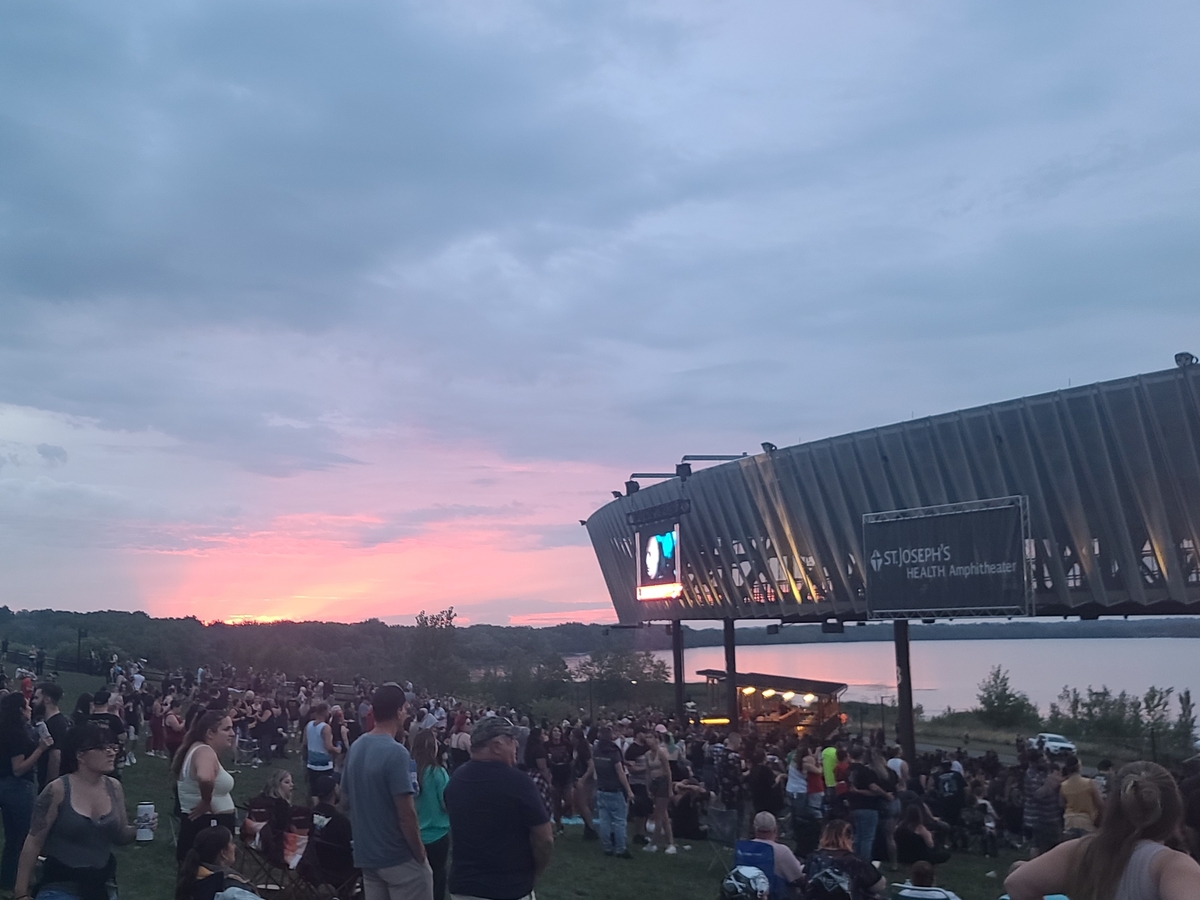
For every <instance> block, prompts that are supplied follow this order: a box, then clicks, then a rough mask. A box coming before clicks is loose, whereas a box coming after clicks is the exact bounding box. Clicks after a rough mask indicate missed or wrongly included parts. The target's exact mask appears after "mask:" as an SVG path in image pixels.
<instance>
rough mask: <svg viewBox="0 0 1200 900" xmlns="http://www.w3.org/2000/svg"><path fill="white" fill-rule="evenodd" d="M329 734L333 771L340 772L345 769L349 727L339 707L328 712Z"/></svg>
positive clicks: (348, 744)
mask: <svg viewBox="0 0 1200 900" xmlns="http://www.w3.org/2000/svg"><path fill="white" fill-rule="evenodd" d="M329 732H330V734H332V735H333V751H334V752H333V769H334V771H335V772H341V771H342V770H343V769H345V768H346V751H347V750H348V749H349V748H350V726H348V725H347V724H346V715H345V713H343V712H342V708H341V707H340V706H335V707H333V708H332V709H330V710H329ZM314 796H315V795H314Z"/></svg>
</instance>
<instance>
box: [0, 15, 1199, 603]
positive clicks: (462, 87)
mask: <svg viewBox="0 0 1200 900" xmlns="http://www.w3.org/2000/svg"><path fill="white" fill-rule="evenodd" d="M1198 33H1200V6H1197V5H1196V4H1195V3H1189V2H1169V0H1164V2H1159V3H1154V4H1149V5H1147V4H1136V3H1104V2H1097V0H1087V2H1078V3H1058V4H1051V5H1049V6H1047V5H1041V6H1037V7H1036V8H1034V7H1030V6H1028V5H1022V4H986V3H974V4H963V3H942V2H927V3H920V4H907V3H888V2H878V0H872V2H853V0H844V2H838V3H815V2H778V3H775V2H760V3H752V4H728V3H705V2H697V0H685V2H678V3H669V2H668V3H654V2H649V0H638V2H634V3H628V4H621V3H616V2H604V3H566V2H560V3H529V4H524V3H493V2H484V0H476V2H473V3H453V2H437V3H403V2H394V0H389V2H386V3H367V2H358V3H334V2H299V0H288V2H286V3H285V2H276V3H270V2H256V0H251V2H245V0H238V2H232V0H229V2H221V0H205V2H202V3H197V2H174V0H156V2H154V3H150V4H147V3H120V2H115V0H114V2H107V3H103V4H97V3H91V2H77V3H69V2H61V3H43V2H37V0H23V2H22V0H14V2H8V3H5V4H3V6H2V7H0V571H2V572H3V573H4V575H3V579H2V582H0V602H4V603H7V604H8V605H9V606H10V607H12V608H41V607H55V608H68V609H97V608H118V609H145V610H147V611H149V612H151V613H152V614H157V615H183V614H195V615H197V616H199V617H200V618H202V619H205V620H212V619H220V618H227V617H231V616H237V615H254V616H261V617H270V616H285V617H295V618H325V619H340V620H347V621H355V620H360V619H363V618H367V617H370V616H378V617H380V618H383V619H385V620H387V621H392V622H406V621H411V620H412V615H413V614H414V613H415V612H417V611H418V610H420V609H422V608H424V609H430V610H432V609H440V608H442V607H444V606H447V605H450V604H453V605H454V606H455V608H456V609H457V610H458V611H459V612H460V614H461V616H462V617H463V619H464V620H466V621H470V622H495V623H509V622H517V623H531V624H542V623H550V622H557V621H564V620H584V621H601V620H607V621H611V620H613V618H614V615H613V612H612V607H611V606H610V605H609V603H608V598H607V594H606V592H605V589H604V585H603V581H602V579H601V577H600V573H599V569H598V567H597V565H596V562H595V559H594V556H593V555H592V551H591V549H590V547H589V546H588V544H587V542H586V532H585V531H584V529H582V528H580V527H579V524H578V520H579V519H582V518H586V517H587V516H588V515H589V514H590V513H591V512H592V511H593V510H595V509H596V508H597V507H599V506H600V505H601V504H603V503H604V502H605V501H606V500H607V499H609V497H610V495H609V491H610V490H611V489H612V488H615V487H620V484H621V482H622V481H623V480H624V479H625V477H626V476H628V474H629V473H630V472H631V471H633V470H637V469H646V468H660V467H664V466H670V465H672V464H673V463H674V462H676V461H677V460H678V459H679V457H680V455H681V454H684V453H720V452H740V451H743V450H749V451H752V450H755V449H757V448H758V445H759V442H760V441H763V440H770V441H773V442H774V443H776V444H778V445H780V446H784V445H786V444H792V443H796V442H798V441H801V440H810V439H814V438H819V437H824V436H828V435H832V434H838V433H842V432H846V431H851V430H855V429H858V428H864V427H870V426H874V425H882V424H886V423H888V422H892V421H895V420H898V419H907V418H909V417H911V416H913V415H916V416H921V415H925V414H931V413H937V412H943V411H947V410H951V409H955V408H959V407H962V406H966V405H973V404H978V403H984V402H989V401H993V400H1002V399H1007V398H1010V397H1014V396H1019V395H1022V394H1028V393H1034V392H1041V391H1046V390H1053V389H1056V388H1059V387H1065V386H1066V385H1067V384H1068V382H1071V383H1074V384H1080V383H1085V382H1090V381H1098V380H1102V379H1107V378H1113V377H1119V376H1123V375H1128V374H1133V373H1136V372H1145V371H1153V370H1157V369H1162V368H1166V367H1168V366H1170V365H1171V364H1172V359H1171V358H1172V355H1173V354H1174V353H1175V352H1176V351H1178V350H1183V349H1190V350H1193V351H1195V352H1197V353H1200V328H1198V326H1200V291H1198V290H1197V287H1198V285H1197V281H1198V279H1197V274H1198V267H1200V250H1198V247H1200V203H1198V201H1200V140H1198V139H1200V55H1198V54H1197V53H1196V49H1195V38H1196V35H1197V34H1198Z"/></svg>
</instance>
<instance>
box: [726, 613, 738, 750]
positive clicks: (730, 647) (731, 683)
mask: <svg viewBox="0 0 1200 900" xmlns="http://www.w3.org/2000/svg"><path fill="white" fill-rule="evenodd" d="M733 622H734V620H733V619H726V620H725V704H726V709H727V710H728V712H727V715H728V716H729V727H730V728H734V729H736V728H737V727H738V683H737V634H736V633H735V632H734V630H733Z"/></svg>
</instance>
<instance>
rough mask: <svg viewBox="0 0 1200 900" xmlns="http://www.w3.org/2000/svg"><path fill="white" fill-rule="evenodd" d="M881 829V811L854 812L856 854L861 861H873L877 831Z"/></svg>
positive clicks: (865, 810)
mask: <svg viewBox="0 0 1200 900" xmlns="http://www.w3.org/2000/svg"><path fill="white" fill-rule="evenodd" d="M878 827H879V810H877V809H856V810H854V854H855V855H856V856H857V857H858V858H859V859H865V860H866V861H867V862H870V861H871V855H872V852H873V851H874V849H875V829H876V828H878Z"/></svg>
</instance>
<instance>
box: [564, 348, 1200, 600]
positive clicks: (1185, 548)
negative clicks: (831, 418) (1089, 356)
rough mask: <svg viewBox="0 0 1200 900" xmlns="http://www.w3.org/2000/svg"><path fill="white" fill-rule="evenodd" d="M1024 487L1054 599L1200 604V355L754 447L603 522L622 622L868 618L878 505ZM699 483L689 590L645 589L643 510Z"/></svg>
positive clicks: (619, 505) (1038, 561) (598, 525)
mask: <svg viewBox="0 0 1200 900" xmlns="http://www.w3.org/2000/svg"><path fill="white" fill-rule="evenodd" d="M1012 495H1025V496H1027V497H1028V498H1029V513H1030V524H1031V529H1032V537H1033V539H1032V545H1033V546H1032V547H1031V548H1030V550H1031V551H1032V553H1033V556H1034V558H1033V573H1034V584H1035V593H1036V606H1037V610H1038V612H1039V614H1049V615H1057V614H1068V613H1069V614H1073V615H1084V616H1094V615H1101V614H1104V615H1120V614H1133V613H1141V614H1155V615H1162V614H1170V613H1189V612H1200V366H1198V365H1191V366H1184V367H1179V368H1174V369H1169V370H1166V371H1162V372H1155V373H1151V374H1148V375H1137V376H1134V377H1131V378H1124V379H1120V380H1117V381H1110V382H1104V383H1101V384H1094V385H1087V386H1084V387H1077V388H1070V389H1068V390H1063V391H1057V392H1054V393H1050V394H1040V395H1038V396H1034V397H1027V398H1022V399H1019V400H1011V401H1007V402H1003V403H995V404H991V405H988V406H982V407H977V408H975V409H968V410H962V411H959V412H953V413H948V414H945V415H940V416H932V417H930V418H926V419H917V420H913V421H909V422H902V423H900V424H896V425H889V426H886V427H882V428H876V429H872V430H869V431H860V432H856V433H854V434H849V435H843V436H840V437H834V438H828V439H826V440H822V441H814V442H811V443H806V444H798V445H796V446H793V447H784V448H780V449H778V450H775V451H773V452H771V453H762V454H759V455H757V456H751V457H746V458H744V459H740V460H737V461H735V462H730V463H726V464H723V465H718V466H714V467H712V468H710V469H705V470H703V471H700V472H697V473H696V474H694V475H692V476H691V477H690V478H688V479H687V480H686V481H681V480H680V479H679V478H673V479H670V480H668V481H665V482H663V483H660V484H656V485H652V486H649V487H646V488H643V489H642V490H641V491H639V492H637V493H635V494H633V495H632V496H629V497H623V498H621V499H619V500H614V501H613V502H612V503H609V504H607V505H605V506H604V507H602V508H601V509H599V510H597V511H596V512H595V513H594V514H593V515H592V516H591V518H590V519H588V521H587V527H588V533H589V535H590V537H591V540H592V545H593V547H594V548H595V551H596V556H597V558H598V559H599V562H600V568H601V570H602V572H603V574H604V578H605V582H606V584H607V586H608V590H609V594H610V595H611V597H612V601H613V605H614V607H615V608H616V611H617V615H618V617H619V619H620V620H621V621H622V622H625V623H633V622H637V621H645V620H650V619H654V620H663V619H705V618H708V619H725V618H781V617H783V618H788V619H790V620H795V621H822V620H824V619H826V618H830V617H833V616H836V617H838V618H842V619H854V618H862V617H865V614H866V603H865V598H864V588H863V577H862V565H863V560H862V552H861V546H860V545H861V540H862V535H861V528H860V523H861V521H862V516H863V514H864V513H869V512H884V511H887V510H894V509H904V508H909V507H918V506H930V505H934V504H942V503H955V502H960V501H967V500H984V499H988V498H991V497H1004V496H1012ZM683 499H686V500H688V501H689V502H690V511H689V512H687V513H685V514H683V515H682V516H680V518H679V522H680V552H681V554H682V555H681V558H680V559H681V564H682V582H683V594H682V596H681V597H680V598H679V599H678V600H673V601H649V602H646V601H638V600H637V599H636V585H635V580H636V569H635V563H634V558H633V557H634V530H635V529H634V527H633V526H631V525H630V524H629V521H628V514H629V513H631V512H634V511H637V510H645V509H648V508H650V507H654V506H658V505H661V504H665V503H668V502H670V501H673V500H683Z"/></svg>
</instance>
